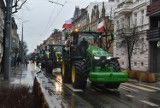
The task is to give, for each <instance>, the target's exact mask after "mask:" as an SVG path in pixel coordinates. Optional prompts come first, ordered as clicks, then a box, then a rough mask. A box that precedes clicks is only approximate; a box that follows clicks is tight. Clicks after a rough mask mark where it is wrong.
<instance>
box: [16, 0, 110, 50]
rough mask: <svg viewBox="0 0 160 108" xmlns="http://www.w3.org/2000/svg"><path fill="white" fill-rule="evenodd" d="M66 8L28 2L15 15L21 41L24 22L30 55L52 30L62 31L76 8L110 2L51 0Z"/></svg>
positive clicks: (45, 0)
mask: <svg viewBox="0 0 160 108" xmlns="http://www.w3.org/2000/svg"><path fill="white" fill-rule="evenodd" d="M50 1H54V2H58V3H61V4H64V6H61V5H57V4H53V3H50V2H49V1H48V0H28V1H27V3H26V4H25V5H24V6H23V8H22V9H21V10H20V11H18V13H16V14H15V15H14V17H15V20H16V22H17V25H18V34H19V36H20V39H21V34H22V22H23V27H24V34H23V39H24V41H26V42H27V45H28V49H29V51H28V53H31V52H33V51H34V49H36V47H37V45H40V44H41V43H43V40H46V39H47V38H48V37H49V36H50V34H51V33H52V30H54V29H59V30H62V25H63V24H64V22H65V20H68V19H69V18H71V17H73V14H74V10H75V6H79V7H80V8H85V7H86V6H87V5H89V3H90V2H96V1H97V2H102V1H105V2H106V1H108V0H50Z"/></svg>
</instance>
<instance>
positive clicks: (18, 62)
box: [16, 55, 21, 66]
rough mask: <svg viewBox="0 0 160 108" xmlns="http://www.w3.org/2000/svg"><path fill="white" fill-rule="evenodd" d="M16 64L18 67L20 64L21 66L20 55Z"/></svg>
mask: <svg viewBox="0 0 160 108" xmlns="http://www.w3.org/2000/svg"><path fill="white" fill-rule="evenodd" d="M16 62H17V66H19V64H20V62H21V57H20V55H18V57H17V60H16Z"/></svg>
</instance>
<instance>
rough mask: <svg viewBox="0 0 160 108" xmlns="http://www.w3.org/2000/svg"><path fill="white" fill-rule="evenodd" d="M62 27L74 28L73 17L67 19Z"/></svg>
mask: <svg viewBox="0 0 160 108" xmlns="http://www.w3.org/2000/svg"><path fill="white" fill-rule="evenodd" d="M62 28H65V29H71V28H72V19H69V20H66V21H65V23H64V24H63V26H62Z"/></svg>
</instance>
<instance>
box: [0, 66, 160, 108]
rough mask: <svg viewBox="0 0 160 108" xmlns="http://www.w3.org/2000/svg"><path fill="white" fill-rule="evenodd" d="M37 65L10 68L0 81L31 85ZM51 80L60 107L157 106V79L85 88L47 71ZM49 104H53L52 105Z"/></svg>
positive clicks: (159, 93)
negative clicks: (116, 85)
mask: <svg viewBox="0 0 160 108" xmlns="http://www.w3.org/2000/svg"><path fill="white" fill-rule="evenodd" d="M39 70H40V69H39V68H37V67H36V66H35V65H34V64H29V65H28V67H25V66H23V65H22V66H19V67H16V68H13V69H12V72H11V75H10V80H9V81H5V80H3V79H2V77H1V78H0V79H1V82H0V85H3V84H5V85H13V84H26V85H29V86H33V80H34V77H35V73H36V72H38V71H39ZM47 77H48V78H49V79H51V80H52V83H53V84H52V85H53V86H52V88H53V89H54V95H52V96H54V97H56V99H57V100H58V101H59V102H60V106H61V107H62V108H160V82H157V83H150V84H148V83H142V82H136V81H132V80H130V81H129V82H127V83H122V84H121V86H120V87H119V89H106V88H103V87H102V86H91V85H90V82H88V83H87V87H86V89H85V90H75V89H73V88H72V85H71V84H62V83H61V80H62V79H61V75H60V73H56V74H54V76H53V75H47ZM51 108H52V107H51Z"/></svg>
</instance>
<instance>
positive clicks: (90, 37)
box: [78, 33, 100, 45]
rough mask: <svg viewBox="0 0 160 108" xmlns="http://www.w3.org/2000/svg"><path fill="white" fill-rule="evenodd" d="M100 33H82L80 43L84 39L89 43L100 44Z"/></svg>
mask: <svg viewBox="0 0 160 108" xmlns="http://www.w3.org/2000/svg"><path fill="white" fill-rule="evenodd" d="M99 36H100V35H99V34H97V33H80V34H79V39H78V44H80V42H82V41H83V40H84V39H85V40H86V41H87V42H88V44H89V45H92V44H94V43H97V44H99Z"/></svg>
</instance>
